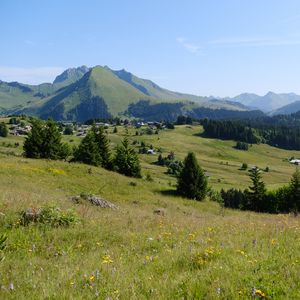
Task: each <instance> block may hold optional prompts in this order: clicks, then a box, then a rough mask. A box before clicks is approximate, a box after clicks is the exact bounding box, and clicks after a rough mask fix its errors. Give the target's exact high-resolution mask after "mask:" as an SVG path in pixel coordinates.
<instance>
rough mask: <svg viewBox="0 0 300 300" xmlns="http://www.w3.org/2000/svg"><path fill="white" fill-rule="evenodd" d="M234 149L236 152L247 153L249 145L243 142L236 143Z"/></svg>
mask: <svg viewBox="0 0 300 300" xmlns="http://www.w3.org/2000/svg"><path fill="white" fill-rule="evenodd" d="M234 148H235V149H238V150H244V151H248V149H249V145H248V144H247V143H244V142H237V143H236V145H235V147H234Z"/></svg>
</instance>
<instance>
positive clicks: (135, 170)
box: [114, 138, 141, 177]
mask: <svg viewBox="0 0 300 300" xmlns="http://www.w3.org/2000/svg"><path fill="white" fill-rule="evenodd" d="M114 165H115V167H116V170H117V171H118V172H119V173H121V174H124V175H126V176H131V177H141V166H140V162H139V158H138V156H137V153H136V152H135V150H134V149H133V148H131V147H130V146H129V141H128V139H127V138H125V139H124V140H123V141H122V144H121V145H119V146H118V147H117V151H116V156H115V159H114Z"/></svg>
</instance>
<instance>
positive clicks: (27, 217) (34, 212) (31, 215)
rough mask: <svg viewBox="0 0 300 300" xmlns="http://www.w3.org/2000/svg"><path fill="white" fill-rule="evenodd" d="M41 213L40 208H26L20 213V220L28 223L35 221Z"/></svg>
mask: <svg viewBox="0 0 300 300" xmlns="http://www.w3.org/2000/svg"><path fill="white" fill-rule="evenodd" d="M40 215H41V209H40V208H38V209H36V208H27V209H26V210H24V211H23V212H22V213H21V217H22V222H23V223H24V224H28V223H30V222H36V221H37V220H38V218H39V217H40Z"/></svg>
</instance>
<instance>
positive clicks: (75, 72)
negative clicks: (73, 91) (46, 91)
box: [53, 66, 90, 87]
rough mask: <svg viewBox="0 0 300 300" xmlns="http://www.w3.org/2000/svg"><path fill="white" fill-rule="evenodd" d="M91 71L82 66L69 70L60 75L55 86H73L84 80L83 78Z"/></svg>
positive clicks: (55, 80) (54, 82)
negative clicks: (81, 79)
mask: <svg viewBox="0 0 300 300" xmlns="http://www.w3.org/2000/svg"><path fill="white" fill-rule="evenodd" d="M89 70H90V69H89V68H88V67H87V66H81V67H78V68H69V69H67V70H65V71H64V72H63V73H62V74H60V75H58V76H57V77H56V78H55V79H54V81H53V84H54V85H56V86H57V87H58V86H60V87H64V86H67V85H69V84H72V83H74V82H76V81H77V80H79V79H80V78H82V76H83V75H84V74H85V73H87V72H88V71H89Z"/></svg>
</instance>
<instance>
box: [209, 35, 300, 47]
mask: <svg viewBox="0 0 300 300" xmlns="http://www.w3.org/2000/svg"><path fill="white" fill-rule="evenodd" d="M207 44H208V45H209V46H213V47H271V46H295V45H300V39H295V38H255V37H254V38H252V37H242V38H221V39H216V40H212V41H209V42H208V43H207Z"/></svg>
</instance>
